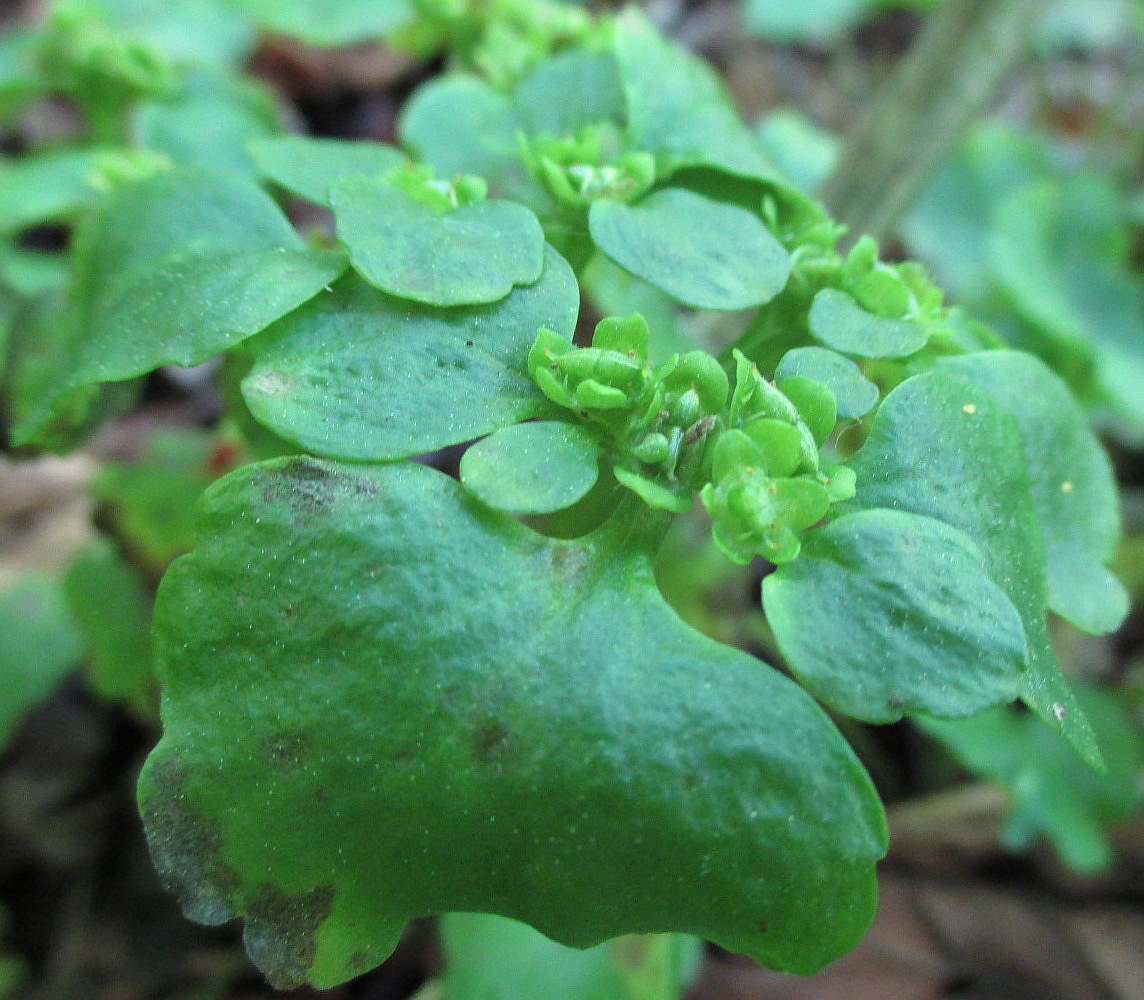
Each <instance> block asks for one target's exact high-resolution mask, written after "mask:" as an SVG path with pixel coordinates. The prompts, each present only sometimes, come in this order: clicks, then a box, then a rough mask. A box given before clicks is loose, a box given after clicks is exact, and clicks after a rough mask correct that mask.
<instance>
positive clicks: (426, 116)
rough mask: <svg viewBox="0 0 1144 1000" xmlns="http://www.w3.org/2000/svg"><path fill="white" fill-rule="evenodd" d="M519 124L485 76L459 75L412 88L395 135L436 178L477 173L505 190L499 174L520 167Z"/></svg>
mask: <svg viewBox="0 0 1144 1000" xmlns="http://www.w3.org/2000/svg"><path fill="white" fill-rule="evenodd" d="M518 127H519V123H518V122H517V120H516V117H515V115H514V113H513V109H512V103H511V101H510V100H509V98H508V97H506V96H505V95H504V94H502V93H501V92H500V91H498V90H496V89H494V88H493V87H491V86H489V84H487V83H485V81H484V80H481V79H478V78H477V77H470V76H462V75H457V76H445V77H439V78H438V79H435V80H430V81H429V82H428V83H426V84H423V85H422V86H420V87H418V88H417V90H416V91H414V93H413V95H412V97H410V98H409V100H408V101H407V102H406V104H405V106H404V108H402V111H401V119H400V121H399V122H398V135H399V136H400V138H401V143H402V145H404V146H405V147H407V148H408V149H409V150H410V152H411V153H412V154H413V156H414V158H415V159H416V160H419V161H421V162H423V163H428V164H429V165H430V166H431V167H432V168H433V172H434V173H435V174H436V175H437V176H438V177H453V176H454V175H456V174H476V175H477V176H479V177H483V178H484V179H485V180H487V181H488V182H489V187H490V189H491V190H493V191H499V192H501V193H503V185H502V184H501V177H502V176H503V175H504V174H506V173H511V172H512V171H518V172H519V171H522V170H523V167H522V166H521V162H520V146H519V143H518V141H517V129H518Z"/></svg>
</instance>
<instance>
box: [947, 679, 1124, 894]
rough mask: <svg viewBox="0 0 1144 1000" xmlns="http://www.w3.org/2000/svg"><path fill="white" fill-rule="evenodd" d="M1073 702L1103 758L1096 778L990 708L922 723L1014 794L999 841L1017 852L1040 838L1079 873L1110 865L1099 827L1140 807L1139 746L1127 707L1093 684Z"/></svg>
mask: <svg viewBox="0 0 1144 1000" xmlns="http://www.w3.org/2000/svg"><path fill="white" fill-rule="evenodd" d="M1077 697H1078V699H1079V701H1080V704H1081V706H1082V708H1083V709H1084V713H1085V715H1086V717H1087V718H1089V719H1090V720H1091V721H1092V724H1093V728H1094V729H1095V731H1096V738H1097V741H1098V742H1099V744H1100V748H1101V750H1102V751H1103V754H1104V759H1105V760H1106V761H1108V771H1107V773H1105V774H1098V773H1097V772H1095V771H1094V770H1093V769H1092V768H1090V767H1086V766H1085V765H1084V764H1082V763H1081V762H1080V761H1079V760H1078V759H1077V757H1076V755H1075V754H1074V753H1073V752H1072V751H1071V749H1070V748H1069V746H1068V744H1067V743H1065V742H1064V741H1063V740H1061V739H1059V738H1058V737H1057V736H1055V735H1054V734H1053V733H1051V732H1049V731H1048V730H1047V729H1045V727H1044V726H1042V725H1040V724H1039V723H1038V722H1037V720H1035V719H1034V718H1033V717H1032V716H1030V715H1027V714H1022V713H1017V712H1014V711H1011V710H1008V709H1003V708H1002V709H994V710H993V711H990V712H986V713H984V714H982V715H980V716H978V717H977V718H975V719H964V720H958V721H957V722H936V721H933V722H925V723H924V728H925V730H926V731H927V732H928V733H929V734H930V735H931V736H934V737H936V738H937V739H938V740H939V741H940V742H941V743H943V744H945V746H946V747H948V748H949V749H950V750H951V751H952V752H953V753H954V754H955V755H956V756H957V757H958V758H959V759H960V760H961V761H962V762H963V763H964V764H965V765H966V766H967V767H969V768H970V769H971V770H973V771H975V772H977V773H978V774H983V775H986V776H988V777H992V778H995V779H997V780H998V781H1000V782H1001V783H1002V784H1003V785H1004V786H1005V787H1006V788H1007V789H1008V790H1009V793H1010V796H1011V797H1012V811H1011V812H1010V815H1009V817H1008V819H1007V820H1006V823H1005V830H1004V840H1005V842H1006V844H1008V845H1009V846H1010V847H1012V848H1014V849H1017V850H1021V849H1024V848H1026V847H1028V846H1029V845H1030V844H1031V843H1032V842H1033V841H1034V840H1035V839H1036V838H1037V837H1040V836H1042V835H1045V836H1047V837H1048V838H1049V840H1050V841H1051V842H1052V843H1053V846H1054V847H1056V849H1057V850H1058V851H1059V852H1060V854H1061V857H1062V858H1064V860H1065V863H1066V864H1068V865H1069V866H1070V867H1071V868H1074V869H1076V870H1077V871H1081V872H1092V871H1099V870H1100V869H1103V868H1108V867H1109V866H1110V865H1111V863H1112V861H1113V855H1112V850H1111V848H1110V847H1109V843H1108V838H1107V836H1106V835H1105V832H1104V829H1103V828H1104V826H1105V825H1106V824H1109V823H1113V822H1116V821H1119V820H1124V819H1127V818H1128V817H1130V816H1131V815H1132V814H1133V813H1135V812H1136V811H1137V810H1139V808H1140V804H1141V795H1140V774H1141V767H1142V766H1144V743H1142V741H1141V737H1140V733H1139V731H1138V730H1137V729H1136V728H1135V727H1134V726H1133V724H1132V722H1131V721H1130V719H1129V718H1128V717H1127V716H1126V714H1125V712H1124V710H1123V709H1122V708H1121V707H1120V706H1119V705H1118V704H1117V702H1116V701H1115V700H1114V699H1113V698H1112V697H1110V696H1109V695H1108V694H1107V693H1106V692H1104V691H1101V690H1100V689H1099V688H1096V687H1094V686H1093V685H1090V684H1086V685H1081V686H1079V687H1078V690H1077Z"/></svg>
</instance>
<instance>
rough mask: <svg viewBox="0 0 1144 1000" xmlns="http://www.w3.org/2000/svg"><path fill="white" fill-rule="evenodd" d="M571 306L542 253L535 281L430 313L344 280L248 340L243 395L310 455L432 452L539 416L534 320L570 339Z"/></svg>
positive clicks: (566, 279)
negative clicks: (531, 371) (532, 371)
mask: <svg viewBox="0 0 1144 1000" xmlns="http://www.w3.org/2000/svg"><path fill="white" fill-rule="evenodd" d="M578 309H579V289H578V288H577V285H576V278H575V276H574V275H573V274H572V270H571V268H569V267H568V265H567V264H566V263H565V262H564V260H563V258H561V257H560V256H559V254H557V253H556V252H555V251H554V250H551V249H549V250H548V251H547V258H546V264H545V269H544V273H543V275H542V276H541V278H540V280H539V281H538V282H537V283H536V284H535V285H532V286H530V287H527V288H517V289H515V290H514V291H513V292H512V293H511V294H509V295H508V296H507V297H505V298H504V299H502V300H501V301H500V302H494V303H492V304H491V305H484V306H465V307H458V308H453V309H433V308H430V307H427V306H420V305H417V304H416V303H413V302H407V301H402V300H399V299H394V298H391V297H389V296H387V295H385V294H383V293H382V292H379V291H377V290H376V289H374V288H371V287H370V286H368V285H366V284H365V283H364V282H362V281H360V280H358V279H356V278H347V279H346V280H345V281H343V282H341V283H340V284H339V285H338V286H337V287H336V288H335V290H334V294H333V295H324V296H321V297H320V298H318V299H315V300H314V301H313V302H311V303H310V304H309V305H307V306H306V307H305V308H303V309H300V310H298V312H296V313H294V314H293V315H291V316H288V317H286V318H285V319H284V320H282V321H281V322H280V323H277V324H275V326H274V327H272V328H271V329H270V330H268V331H267V332H266V335H265V336H264V337H260V338H259V339H258V341H257V342H255V343H254V344H253V345H252V346H253V347H254V349H255V351H256V352H257V358H256V360H255V362H254V366H253V367H252V368H251V370H250V372H249V374H248V375H247V376H246V378H245V379H244V380H243V383H242V392H243V396H244V397H245V399H246V402H247V405H248V406H249V407H250V412H251V413H253V414H254V416H255V418H256V419H258V420H259V421H260V422H261V423H263V424H265V425H266V426H267V427H269V428H270V429H271V430H273V431H274V432H275V433H277V434H280V435H281V436H282V437H284V438H286V439H287V440H288V441H294V442H296V443H297V444H300V445H301V446H302V447H303V448H306V449H307V450H309V451H313V452H316V453H318V454H320V455H328V456H331V457H334V458H351V459H359V460H362V459H364V460H379V459H391V458H401V457H404V456H406V455H416V454H418V453H419V452H424V451H432V450H433V449H435V448H443V447H444V446H445V445H450V444H458V443H460V442H462V441H467V440H469V439H470V438H474V437H479V436H480V435H482V434H489V433H491V432H492V431H495V430H497V429H498V428H501V427H507V426H508V425H509V424H515V423H518V422H519V421H521V420H526V419H528V418H529V417H535V416H540V415H542V414H544V413H547V412H549V410H550V406H549V404H548V403H547V400H546V399H545V397H544V396H543V394H542V393H541V392H540V391H539V390H538V389H537V388H536V387H535V385H533V382H532V380H531V379H530V378H529V377H528V371H527V367H526V365H525V362H526V359H527V357H528V351H529V348H531V347H532V345H533V343H534V342H535V340H536V331H537V329H538V328H539V327H541V326H546V327H548V328H549V329H552V330H555V331H557V332H558V333H560V334H562V335H564V336H567V337H571V335H572V331H573V330H574V329H575V326H576V314H577V311H578Z"/></svg>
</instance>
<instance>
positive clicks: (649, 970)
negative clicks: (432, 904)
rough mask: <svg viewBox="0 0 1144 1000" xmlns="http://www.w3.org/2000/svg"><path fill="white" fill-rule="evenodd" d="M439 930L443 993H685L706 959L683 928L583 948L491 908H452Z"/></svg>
mask: <svg viewBox="0 0 1144 1000" xmlns="http://www.w3.org/2000/svg"><path fill="white" fill-rule="evenodd" d="M441 937H442V944H443V945H444V952H445V976H444V981H443V984H442V985H443V987H444V994H445V1000H537V998H539V997H543V998H544V1000H679V997H680V995H681V994H682V992H683V989H684V987H685V986H686V985H687V983H688V982H689V981H690V980H691V978H692V977H693V976H694V975H695V971H696V967H697V966H698V964H699V961H700V958H701V955H700V950H699V949H700V947H701V945H700V942H698V941H696V940H695V939H694V938H688V937H684V936H683V935H680V934H657V935H649V936H643V937H623V938H618V939H617V940H615V941H610V942H608V943H606V944H601V945H597V946H596V947H595V948H588V949H585V950H580V949H578V948H567V947H565V946H564V945H561V944H557V943H556V942H555V941H551V940H549V939H548V938H546V937H545V936H544V935H543V934H540V933H539V932H537V931H534V930H533V929H532V928H531V927H529V926H528V925H527V924H522V923H520V922H519V921H516V920H508V919H507V918H505V917H495V916H492V915H490V914H487V913H449V914H446V915H445V917H444V918H443V919H442V920H441Z"/></svg>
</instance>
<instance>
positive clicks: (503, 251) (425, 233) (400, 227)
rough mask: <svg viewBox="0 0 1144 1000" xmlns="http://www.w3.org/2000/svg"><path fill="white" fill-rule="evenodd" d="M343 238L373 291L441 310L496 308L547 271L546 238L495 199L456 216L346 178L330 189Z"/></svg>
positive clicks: (386, 187) (373, 181)
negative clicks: (479, 306)
mask: <svg viewBox="0 0 1144 1000" xmlns="http://www.w3.org/2000/svg"><path fill="white" fill-rule="evenodd" d="M330 204H331V205H332V206H333V209H334V215H335V216H336V217H337V220H338V238H339V239H341V241H342V242H343V243H344V244H345V245H346V246H347V247H348V248H349V251H350V259H351V260H352V262H353V265H354V268H355V269H356V270H357V271H358V273H359V274H360V275H361V276H362V277H363V278H365V279H366V281H368V282H369V283H370V284H371V285H374V286H376V287H377V288H380V289H381V290H382V291H385V292H388V293H389V294H390V295H396V296H398V297H400V298H405V299H412V300H413V301H415V302H424V303H426V304H428V305H436V306H456V305H469V304H473V303H484V302H496V301H497V300H498V299H503V298H504V297H505V296H506V295H508V293H509V292H511V291H512V288H513V286H514V285H527V284H531V283H532V282H534V281H535V280H536V279H537V278H539V277H540V272H541V270H542V269H543V267H544V233H543V232H542V231H541V229H540V223H539V222H538V221H537V219H536V216H535V215H533V214H532V212H530V211H529V210H528V209H527V208H525V207H524V206H523V205H518V204H516V203H515V202H510V201H501V200H497V199H492V200H489V201H479V202H474V203H471V204H467V205H461V206H460V207H458V208H454V209H452V210H449V209H445V210H442V209H441V208H439V207H437V206H436V205H431V204H427V203H426V202H425V201H423V200H421V199H419V198H416V197H414V196H412V195H411V194H410V193H409V192H408V191H407V190H406V189H405V188H404V187H403V186H401V185H399V184H398V183H397V182H396V180H395V179H394V178H393V177H392V176H390V177H344V178H342V179H341V180H340V181H337V182H336V183H335V184H334V185H333V186H332V188H331V189H330Z"/></svg>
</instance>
